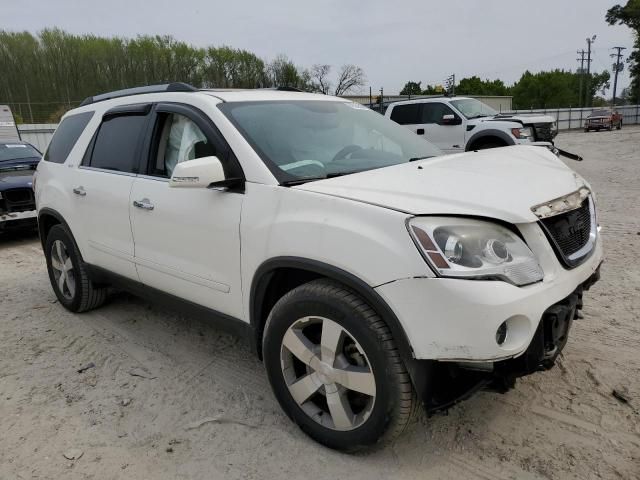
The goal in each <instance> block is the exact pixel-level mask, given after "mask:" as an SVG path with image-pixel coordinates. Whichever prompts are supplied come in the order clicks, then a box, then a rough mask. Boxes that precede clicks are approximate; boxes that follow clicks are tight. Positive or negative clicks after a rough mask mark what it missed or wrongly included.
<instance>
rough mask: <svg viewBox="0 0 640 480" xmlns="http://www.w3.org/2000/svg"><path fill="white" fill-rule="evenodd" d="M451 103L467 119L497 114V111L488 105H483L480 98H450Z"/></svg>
mask: <svg viewBox="0 0 640 480" xmlns="http://www.w3.org/2000/svg"><path fill="white" fill-rule="evenodd" d="M451 105H453V106H454V107H456V108H457V109H458V110H459V111H460V113H462V114H463V115H464V116H465V117H467V119H468V120H471V119H472V118H480V117H493V116H494V115H497V114H498V112H496V111H495V110H494V109H493V108H491V107H490V106H489V105H485V104H484V103H482V102H481V101H480V100H476V99H475V98H465V99H462V100H451Z"/></svg>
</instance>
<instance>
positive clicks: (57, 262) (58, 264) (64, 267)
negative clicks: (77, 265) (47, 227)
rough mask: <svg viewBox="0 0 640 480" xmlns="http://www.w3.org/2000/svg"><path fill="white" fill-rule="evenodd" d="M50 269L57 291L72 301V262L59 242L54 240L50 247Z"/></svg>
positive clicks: (73, 284) (74, 285)
mask: <svg viewBox="0 0 640 480" xmlns="http://www.w3.org/2000/svg"><path fill="white" fill-rule="evenodd" d="M51 268H53V276H54V278H55V282H56V285H57V287H58V290H59V291H60V293H61V294H62V296H63V297H64V298H66V299H67V300H72V299H73V297H74V296H75V294H76V279H75V275H74V272H73V262H72V261H71V257H70V256H69V252H68V251H67V248H66V247H65V245H64V243H63V242H62V241H61V240H56V241H54V242H53V244H52V245H51Z"/></svg>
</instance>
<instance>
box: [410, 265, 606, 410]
mask: <svg viewBox="0 0 640 480" xmlns="http://www.w3.org/2000/svg"><path fill="white" fill-rule="evenodd" d="M599 278H600V268H599V267H598V269H597V270H596V271H595V272H594V273H593V274H592V275H591V276H590V277H589V278H588V279H587V280H586V281H585V282H584V283H582V284H581V285H580V286H578V288H576V289H575V290H574V291H573V292H572V293H571V294H570V295H568V296H567V297H565V298H564V299H562V300H561V301H559V302H557V303H555V304H553V305H551V306H550V307H549V308H547V309H546V310H545V311H544V313H543V314H542V318H541V319H540V322H539V324H538V328H537V329H536V332H535V334H534V336H533V338H532V340H531V342H530V343H529V346H528V347H527V349H526V350H525V351H524V353H523V354H522V355H520V356H518V357H515V358H510V359H508V360H501V361H497V362H484V363H472V362H437V361H424V360H423V361H419V360H410V361H409V362H408V368H409V373H410V374H411V378H412V380H413V383H414V387H415V388H416V391H417V393H418V397H419V398H420V399H421V401H422V403H423V405H424V407H425V409H426V411H427V412H428V413H436V412H439V411H444V410H447V409H448V408H450V407H452V406H453V405H455V404H456V403H459V402H461V401H463V400H466V399H467V398H469V397H470V396H471V395H473V394H474V393H475V392H477V391H479V390H489V391H493V392H498V393H505V392H507V391H508V390H510V389H511V388H513V387H514V386H515V383H516V379H517V378H519V377H523V376H525V375H530V374H532V373H535V372H539V371H543V370H549V369H550V368H552V367H553V366H554V365H555V361H556V358H557V357H558V355H560V353H561V352H562V350H563V349H564V347H565V345H566V344H567V340H568V338H569V331H570V329H571V325H572V323H573V320H575V319H576V318H578V312H579V311H580V310H581V309H582V294H583V292H584V291H585V290H588V289H589V288H590V287H591V286H592V285H593V284H594V283H595V282H597V281H598V280H599Z"/></svg>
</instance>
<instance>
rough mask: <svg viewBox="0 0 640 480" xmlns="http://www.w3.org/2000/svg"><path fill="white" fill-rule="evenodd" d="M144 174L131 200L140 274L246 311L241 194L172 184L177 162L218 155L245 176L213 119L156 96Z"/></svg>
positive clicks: (186, 294) (218, 305)
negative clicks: (160, 99) (156, 102)
mask: <svg viewBox="0 0 640 480" xmlns="http://www.w3.org/2000/svg"><path fill="white" fill-rule="evenodd" d="M153 124H154V128H153V133H152V138H151V141H150V142H149V148H148V161H147V164H146V167H145V171H144V175H139V176H138V177H137V178H136V179H135V182H134V185H133V190H132V194H131V201H130V202H129V209H130V212H131V224H132V228H133V236H134V240H135V262H136V265H137V269H138V272H139V275H140V280H141V281H142V282H143V283H144V284H146V285H149V286H151V287H154V288H157V289H159V290H162V291H164V292H167V293H170V294H172V295H175V296H178V297H180V298H184V299H186V300H190V301H192V302H194V303H197V304H199V305H204V306H206V307H208V308H211V309H214V310H217V311H219V312H221V313H224V314H227V315H231V316H234V317H236V318H239V317H241V315H242V295H241V285H240V212H241V208H242V202H243V199H244V194H243V193H242V192H235V191H221V190H213V189H207V188H170V187H169V178H170V177H171V173H172V171H173V167H174V166H175V165H176V164H177V163H179V162H183V161H185V160H192V159H194V158H201V157H206V156H211V155H215V156H217V157H218V158H219V159H220V161H221V162H222V163H223V166H224V168H225V174H226V176H227V177H241V176H242V171H241V170H240V166H239V164H238V162H237V160H235V157H234V156H233V153H232V152H231V150H230V148H229V147H228V145H227V144H226V142H225V141H224V139H223V137H222V135H221V134H220V133H219V131H218V130H217V129H216V127H215V125H213V123H212V122H211V120H210V119H209V118H208V117H207V116H206V115H205V114H204V113H202V112H201V111H200V110H197V109H196V108H194V107H190V106H188V105H184V104H172V103H166V104H159V105H157V107H156V110H155V114H154V120H153Z"/></svg>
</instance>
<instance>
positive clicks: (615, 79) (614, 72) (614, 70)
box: [609, 47, 626, 107]
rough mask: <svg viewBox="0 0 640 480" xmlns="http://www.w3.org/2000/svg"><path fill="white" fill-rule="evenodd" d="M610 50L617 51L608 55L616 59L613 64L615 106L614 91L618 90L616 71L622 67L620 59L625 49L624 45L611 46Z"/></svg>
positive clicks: (614, 102)
mask: <svg viewBox="0 0 640 480" xmlns="http://www.w3.org/2000/svg"><path fill="white" fill-rule="evenodd" d="M611 50H617V51H618V53H612V54H611V55H609V56H610V57H611V58H615V59H616V63H614V64H613V106H614V107H615V106H616V91H617V90H618V73H620V72H621V71H622V70H623V69H624V63H622V62H621V61H620V60H621V59H622V50H626V48H625V47H613V48H612V49H611Z"/></svg>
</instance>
